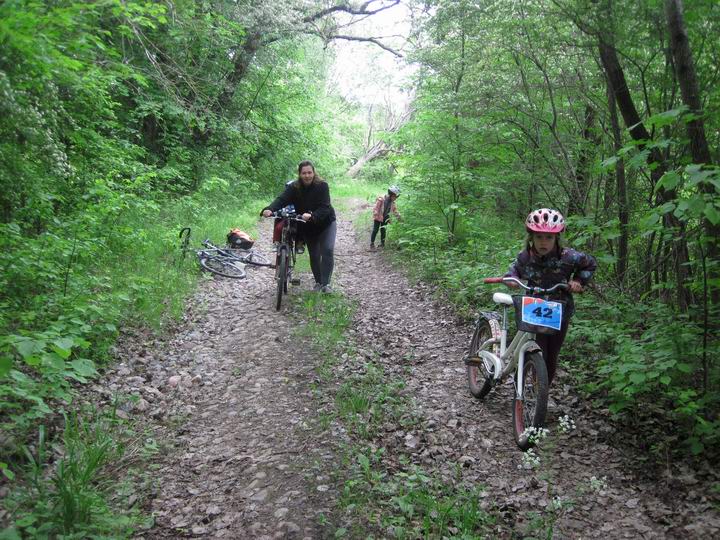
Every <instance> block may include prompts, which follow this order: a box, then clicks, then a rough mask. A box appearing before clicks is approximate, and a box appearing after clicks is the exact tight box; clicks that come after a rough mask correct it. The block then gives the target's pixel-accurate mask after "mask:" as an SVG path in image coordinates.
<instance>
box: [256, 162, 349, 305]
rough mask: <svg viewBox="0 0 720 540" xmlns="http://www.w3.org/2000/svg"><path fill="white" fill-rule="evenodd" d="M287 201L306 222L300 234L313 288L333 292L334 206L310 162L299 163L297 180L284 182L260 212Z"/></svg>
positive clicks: (335, 230)
mask: <svg viewBox="0 0 720 540" xmlns="http://www.w3.org/2000/svg"><path fill="white" fill-rule="evenodd" d="M290 204H292V205H294V206H295V211H296V212H297V213H298V215H299V216H301V217H302V219H304V220H305V221H306V223H305V224H304V225H303V227H302V229H303V230H302V233H301V234H302V236H304V239H305V244H306V245H307V249H308V253H309V255H310V268H311V270H312V273H313V277H314V278H315V286H314V287H313V290H315V291H322V292H332V288H331V287H330V280H331V278H332V273H333V269H334V266H335V258H334V255H335V236H336V235H337V222H336V218H335V209H334V208H333V207H332V205H331V204H330V188H329V187H328V184H327V182H325V181H324V180H323V179H322V178H320V177H319V176H318V175H317V173H316V172H315V166H314V165H313V164H312V162H311V161H301V162H300V163H299V164H298V178H297V180H295V181H293V182H291V183H289V184H287V185H286V186H285V190H284V191H283V192H282V193H281V194H280V195H278V196H277V198H276V199H275V200H274V201H273V202H271V203H270V204H269V205H268V206H266V207H265V208H263V210H262V215H263V216H265V217H270V216H271V215H272V214H273V212H276V211H278V210H280V209H281V208H283V207H285V206H288V205H290Z"/></svg>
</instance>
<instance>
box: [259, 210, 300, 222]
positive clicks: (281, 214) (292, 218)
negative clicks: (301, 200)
mask: <svg viewBox="0 0 720 540" xmlns="http://www.w3.org/2000/svg"><path fill="white" fill-rule="evenodd" d="M299 215H300V214H290V213H287V212H273V213H272V214H270V215H269V216H267V217H268V218H282V219H289V220H290V221H299V222H300V223H307V221H305V220H304V219H303V218H301V217H298V216H299Z"/></svg>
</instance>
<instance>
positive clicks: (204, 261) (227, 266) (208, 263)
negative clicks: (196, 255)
mask: <svg viewBox="0 0 720 540" xmlns="http://www.w3.org/2000/svg"><path fill="white" fill-rule="evenodd" d="M200 266H202V267H203V268H204V269H205V270H207V271H208V272H212V273H213V274H217V275H219V276H224V277H229V278H235V279H242V278H244V277H245V275H246V274H245V269H244V268H243V264H242V263H241V262H239V261H232V260H228V259H224V258H222V257H200Z"/></svg>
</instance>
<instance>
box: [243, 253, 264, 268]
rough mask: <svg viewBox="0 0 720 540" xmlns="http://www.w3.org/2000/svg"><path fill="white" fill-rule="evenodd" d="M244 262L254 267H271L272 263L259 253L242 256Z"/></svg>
mask: <svg viewBox="0 0 720 540" xmlns="http://www.w3.org/2000/svg"><path fill="white" fill-rule="evenodd" d="M240 257H242V259H243V261H244V262H245V263H247V264H251V265H253V266H270V261H269V260H268V259H267V257H265V255H263V254H262V253H258V252H257V251H249V252H248V253H244V254H241V255H240Z"/></svg>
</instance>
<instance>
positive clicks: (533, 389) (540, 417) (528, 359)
mask: <svg viewBox="0 0 720 540" xmlns="http://www.w3.org/2000/svg"><path fill="white" fill-rule="evenodd" d="M521 384H522V389H523V398H522V399H518V398H517V393H516V394H515V396H514V398H513V410H512V417H513V429H514V431H515V442H516V443H517V445H518V446H519V447H520V449H521V450H527V449H528V448H530V447H531V446H533V440H532V437H531V436H530V434H529V433H528V432H527V429H528V428H531V427H534V428H541V427H543V426H544V425H545V414H546V413H547V403H548V392H549V383H548V374H547V367H546V366H545V359H544V358H543V355H542V353H541V352H540V351H533V352H531V353H528V354H526V355H525V366H524V369H523V374H522V381H521Z"/></svg>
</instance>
